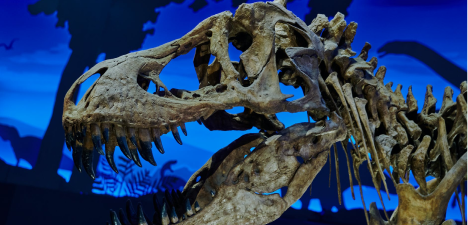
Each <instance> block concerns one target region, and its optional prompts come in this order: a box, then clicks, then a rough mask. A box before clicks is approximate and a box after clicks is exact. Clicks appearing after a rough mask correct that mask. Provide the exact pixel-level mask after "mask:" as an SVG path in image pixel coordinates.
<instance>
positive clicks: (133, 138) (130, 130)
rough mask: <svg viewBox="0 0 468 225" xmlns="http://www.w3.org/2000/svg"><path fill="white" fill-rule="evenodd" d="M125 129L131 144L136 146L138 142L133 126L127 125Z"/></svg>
mask: <svg viewBox="0 0 468 225" xmlns="http://www.w3.org/2000/svg"><path fill="white" fill-rule="evenodd" d="M127 131H128V135H129V138H130V141H131V142H132V144H133V145H135V147H138V143H137V140H136V135H135V128H133V127H129V128H127Z"/></svg>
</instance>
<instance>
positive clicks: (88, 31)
mask: <svg viewBox="0 0 468 225" xmlns="http://www.w3.org/2000/svg"><path fill="white" fill-rule="evenodd" d="M183 1H184V0H158V1H155V0H100V1H94V0H40V1H38V2H36V3H34V4H32V5H29V8H28V10H29V12H30V13H31V14H32V15H37V14H40V13H45V14H46V15H52V14H54V13H55V12H56V16H57V18H58V21H57V24H56V27H65V24H67V26H68V31H69V32H70V34H71V40H70V43H69V47H70V49H71V50H72V53H71V55H70V58H69V60H68V63H67V65H66V66H65V69H64V70H63V72H62V76H61V79H60V84H59V87H58V90H57V94H56V97H55V104H54V109H53V112H52V118H51V120H50V122H49V126H48V127H47V130H46V133H45V135H44V138H43V140H42V144H41V148H40V152H39V156H38V160H37V164H36V166H35V167H34V169H33V174H32V176H31V175H30V176H31V179H30V181H29V182H30V183H33V184H35V185H39V186H45V187H54V186H55V187H57V185H58V184H60V183H63V182H62V180H61V179H60V178H59V177H58V176H57V169H58V168H59V165H60V160H61V157H62V154H61V152H62V148H63V144H64V131H63V128H62V123H61V117H62V109H63V99H64V97H65V94H66V92H67V90H68V88H69V87H70V86H71V85H72V84H73V82H74V81H75V80H76V79H77V78H78V77H79V76H80V75H81V74H82V73H83V71H84V70H85V68H87V67H92V66H93V65H94V64H95V61H96V58H97V56H98V55H99V54H101V53H105V54H106V58H108V59H109V58H115V57H118V56H120V55H123V54H126V53H128V52H130V51H131V50H137V49H139V48H140V47H141V45H142V43H143V41H144V39H145V37H146V35H147V34H153V33H154V29H150V30H146V31H143V25H144V24H145V23H146V22H148V21H151V22H152V23H155V22H156V20H157V18H158V14H159V13H157V12H155V9H156V8H158V7H162V6H166V5H168V4H169V3H171V2H175V3H181V2H183ZM95 158H99V157H95ZM95 165H96V164H95ZM75 174H76V173H73V175H72V178H71V179H74V178H75ZM28 177H29V176H28ZM84 177H86V176H80V178H84ZM86 178H87V177H86ZM84 180H86V182H85V183H89V184H87V185H86V186H88V189H90V188H91V183H92V181H91V180H90V179H84Z"/></svg>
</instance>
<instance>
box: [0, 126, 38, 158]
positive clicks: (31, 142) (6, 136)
mask: <svg viewBox="0 0 468 225" xmlns="http://www.w3.org/2000/svg"><path fill="white" fill-rule="evenodd" d="M0 138H1V139H2V140H4V141H10V144H11V147H12V148H13V151H14V152H15V156H16V159H17V160H18V163H19V161H20V159H24V160H26V161H28V163H29V164H31V166H32V167H34V166H35V165H36V160H37V155H38V153H39V148H40V147H41V139H40V138H38V137H34V136H26V137H21V136H20V135H19V132H18V130H17V129H16V128H15V127H12V126H8V125H4V124H0ZM18 163H17V164H16V166H18Z"/></svg>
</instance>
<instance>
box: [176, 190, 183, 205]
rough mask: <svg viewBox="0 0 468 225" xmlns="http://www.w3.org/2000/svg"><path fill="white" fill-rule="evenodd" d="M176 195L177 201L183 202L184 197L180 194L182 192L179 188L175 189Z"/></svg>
mask: <svg viewBox="0 0 468 225" xmlns="http://www.w3.org/2000/svg"><path fill="white" fill-rule="evenodd" d="M177 195H178V196H179V202H180V203H183V201H184V197H183V195H182V192H180V190H179V189H177Z"/></svg>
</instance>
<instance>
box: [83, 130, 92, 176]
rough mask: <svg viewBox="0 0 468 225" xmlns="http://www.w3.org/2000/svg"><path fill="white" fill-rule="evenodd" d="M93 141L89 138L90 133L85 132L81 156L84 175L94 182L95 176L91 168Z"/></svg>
mask: <svg viewBox="0 0 468 225" xmlns="http://www.w3.org/2000/svg"><path fill="white" fill-rule="evenodd" d="M93 150H94V146H93V141H92V138H91V133H90V132H87V134H86V136H85V139H84V143H83V153H82V154H81V156H82V160H83V167H84V169H85V171H86V173H87V174H88V175H89V176H90V177H91V178H92V179H93V180H94V178H96V175H95V174H94V168H93Z"/></svg>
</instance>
